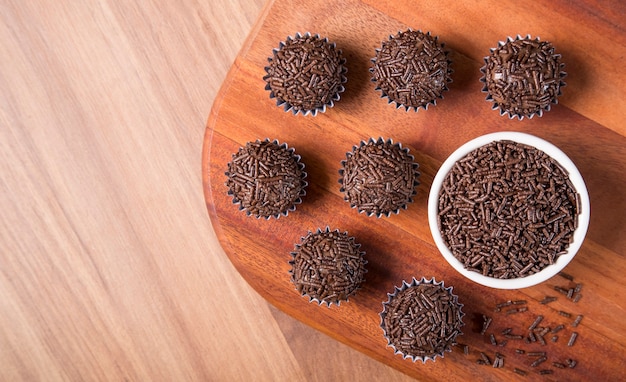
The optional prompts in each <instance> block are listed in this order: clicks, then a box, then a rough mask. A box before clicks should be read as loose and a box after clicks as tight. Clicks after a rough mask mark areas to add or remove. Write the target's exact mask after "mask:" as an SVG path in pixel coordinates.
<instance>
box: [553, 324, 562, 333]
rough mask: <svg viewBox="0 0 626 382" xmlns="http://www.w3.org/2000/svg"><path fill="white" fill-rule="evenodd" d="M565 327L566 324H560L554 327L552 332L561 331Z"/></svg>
mask: <svg viewBox="0 0 626 382" xmlns="http://www.w3.org/2000/svg"><path fill="white" fill-rule="evenodd" d="M563 328H565V326H564V325H558V326H557V327H555V328H554V329H552V333H553V334H555V333H558V332H560V331H561V330H563Z"/></svg>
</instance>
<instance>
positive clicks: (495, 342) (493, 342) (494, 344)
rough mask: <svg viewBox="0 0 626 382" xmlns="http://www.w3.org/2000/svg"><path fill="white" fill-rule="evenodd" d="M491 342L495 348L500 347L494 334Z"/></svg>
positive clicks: (490, 336) (490, 337)
mask: <svg viewBox="0 0 626 382" xmlns="http://www.w3.org/2000/svg"><path fill="white" fill-rule="evenodd" d="M489 341H490V342H491V344H492V345H493V346H496V345H498V342H497V341H496V336H494V335H493V333H491V334H490V335H489Z"/></svg>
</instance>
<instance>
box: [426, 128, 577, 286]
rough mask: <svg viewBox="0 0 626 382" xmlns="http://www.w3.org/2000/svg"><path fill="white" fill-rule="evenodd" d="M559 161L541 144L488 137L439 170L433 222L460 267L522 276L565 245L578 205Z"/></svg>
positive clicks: (504, 276) (551, 260) (550, 261)
mask: <svg viewBox="0 0 626 382" xmlns="http://www.w3.org/2000/svg"><path fill="white" fill-rule="evenodd" d="M576 195H577V194H576V191H575V190H574V189H573V187H572V185H571V182H570V181H569V179H568V176H567V174H566V173H564V170H563V169H562V167H561V165H559V163H558V162H556V161H555V160H554V159H553V158H551V157H549V156H548V155H546V154H545V153H544V152H543V151H541V150H538V149H536V148H534V147H532V146H528V145H524V144H521V143H517V142H513V141H504V140H503V141H495V142H492V143H489V144H486V145H484V146H482V147H479V148H478V149H476V150H474V151H472V152H470V153H469V154H467V155H466V156H465V157H463V158H462V159H460V160H459V161H457V162H456V164H455V165H454V166H453V167H452V169H451V170H450V172H449V173H448V174H447V175H446V177H445V179H444V182H443V185H442V189H441V191H440V194H439V205H438V211H439V214H438V217H437V219H438V225H439V229H440V231H441V233H442V236H443V239H444V242H445V243H446V245H447V247H448V248H449V249H450V250H451V251H452V254H453V255H454V257H456V258H457V259H458V260H459V261H460V262H461V263H463V265H464V266H465V268H466V269H468V270H471V271H474V272H478V273H480V274H482V275H484V276H488V277H494V278H501V279H512V278H520V277H526V276H529V275H532V274H535V273H537V272H540V271H541V270H542V269H544V268H545V267H547V266H548V265H551V264H554V263H555V261H556V260H557V258H558V257H559V256H561V255H562V254H565V253H567V252H566V249H567V247H568V246H569V243H570V242H571V240H572V237H573V234H574V230H575V229H576V227H577V224H578V219H577V215H578V214H579V213H580V211H579V210H578V206H577V202H576V199H577V197H576Z"/></svg>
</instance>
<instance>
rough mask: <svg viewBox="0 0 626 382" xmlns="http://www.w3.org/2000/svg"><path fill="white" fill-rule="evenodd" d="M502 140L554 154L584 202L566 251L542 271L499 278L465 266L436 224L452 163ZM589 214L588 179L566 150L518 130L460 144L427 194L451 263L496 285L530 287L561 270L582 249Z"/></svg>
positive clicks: (435, 231)
mask: <svg viewBox="0 0 626 382" xmlns="http://www.w3.org/2000/svg"><path fill="white" fill-rule="evenodd" d="M501 140H510V141H515V142H518V143H522V144H526V145H529V146H533V147H535V148H537V149H539V150H541V151H543V152H544V153H546V154H548V155H549V156H551V157H552V158H553V159H554V160H556V161H557V162H558V163H559V164H560V165H561V166H562V167H564V168H565V169H566V170H567V172H568V173H569V179H570V181H571V182H572V185H573V186H574V188H575V189H576V192H578V194H579V195H580V204H581V209H580V214H579V215H578V227H577V228H576V231H574V235H573V241H572V242H571V243H570V245H569V247H568V248H567V253H566V254H563V255H561V256H559V257H558V258H557V260H556V261H555V263H554V264H552V265H548V266H547V267H545V268H544V269H542V270H541V271H540V272H537V273H535V274H532V275H530V276H526V277H521V278H515V279H498V278H494V277H487V276H483V275H482V274H480V273H478V272H474V271H469V270H467V269H465V267H464V266H463V263H461V262H460V261H459V260H457V259H456V258H455V257H454V255H453V254H452V252H451V251H450V250H449V249H448V247H447V246H446V244H445V242H444V240H443V237H442V235H441V233H440V232H439V228H438V225H437V214H438V201H439V191H440V190H441V186H442V183H443V181H444V179H445V177H446V175H447V174H448V172H450V169H451V168H452V166H454V164H455V163H456V161H458V160H459V159H461V158H463V157H464V156H465V155H467V154H468V153H470V152H471V151H473V150H475V149H477V148H479V147H481V146H484V145H486V144H489V143H491V142H494V141H501ZM589 216H590V207H589V193H588V192H587V187H586V186H585V182H584V181H583V178H582V176H581V175H580V172H579V171H578V169H577V168H576V166H575V165H574V163H573V162H572V161H571V160H570V159H569V158H568V157H567V155H565V153H563V152H562V151H561V150H560V149H559V148H558V147H556V146H555V145H553V144H552V143H550V142H547V141H545V140H543V139H541V138H538V137H536V136H534V135H530V134H525V133H518V132H498V133H492V134H486V135H483V136H481V137H478V138H476V139H473V140H471V141H469V142H467V143H465V144H464V145H462V146H461V147H459V148H458V149H457V150H456V151H455V152H453V153H452V155H450V156H449V157H448V159H446V161H445V162H444V163H443V164H442V165H441V168H440V169H439V171H438V172H437V175H436V176H435V179H434V180H433V185H432V187H431V188H430V194H429V197H428V223H429V225H430V232H431V233H432V235H433V239H434V240H435V244H436V245H437V248H438V249H439V251H440V252H441V253H442V254H443V257H444V258H445V259H446V260H447V261H448V263H450V265H451V266H452V267H453V268H454V269H456V270H457V271H458V272H459V273H461V274H462V275H463V276H465V277H467V278H468V279H470V280H472V281H474V282H477V283H479V284H482V285H485V286H488V287H492V288H497V289H519V288H526V287H530V286H533V285H536V284H539V283H542V282H544V281H546V280H548V279H549V278H551V277H552V276H554V275H556V274H557V273H559V272H560V271H561V270H562V269H563V268H565V266H566V265H567V264H568V263H569V262H570V261H572V259H573V258H574V256H575V255H576V252H578V250H579V249H580V246H581V245H582V243H583V240H584V239H585V235H586V234H587V228H588V227H589Z"/></svg>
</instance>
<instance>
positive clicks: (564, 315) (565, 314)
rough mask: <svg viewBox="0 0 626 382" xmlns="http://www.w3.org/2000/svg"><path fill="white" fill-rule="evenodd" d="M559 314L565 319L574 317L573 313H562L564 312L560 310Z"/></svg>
mask: <svg viewBox="0 0 626 382" xmlns="http://www.w3.org/2000/svg"><path fill="white" fill-rule="evenodd" d="M559 314H560V315H561V316H563V317H567V318H570V317H572V314H571V313H567V312H564V311H562V310H559Z"/></svg>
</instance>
